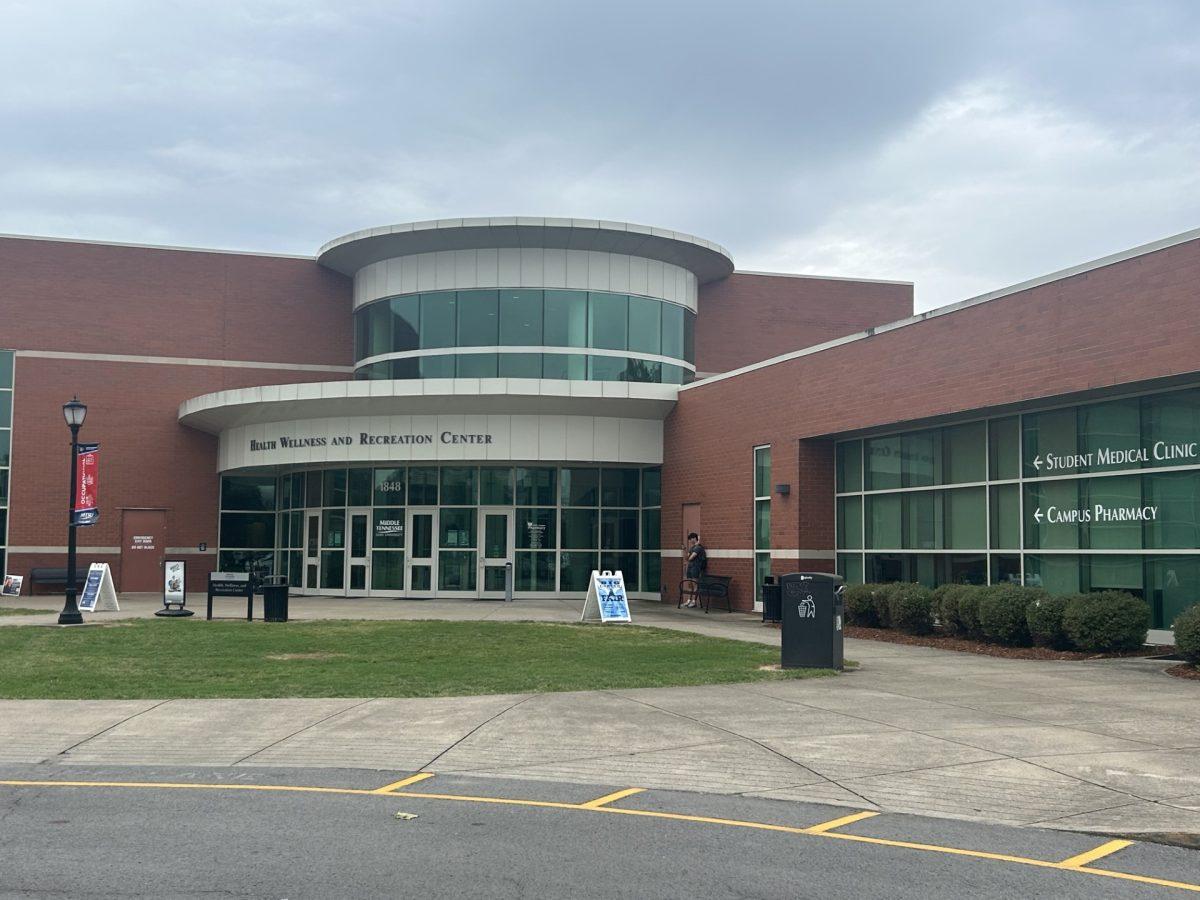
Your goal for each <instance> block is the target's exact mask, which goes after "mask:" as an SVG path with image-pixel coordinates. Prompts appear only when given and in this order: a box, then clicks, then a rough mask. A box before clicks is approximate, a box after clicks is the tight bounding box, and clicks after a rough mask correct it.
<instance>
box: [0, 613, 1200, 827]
mask: <svg viewBox="0 0 1200 900" xmlns="http://www.w3.org/2000/svg"><path fill="white" fill-rule="evenodd" d="M47 599H51V598H47ZM33 604H34V601H33V600H31V599H30V598H22V599H21V601H20V603H19V605H21V606H32V605H33ZM7 605H18V604H16V603H9V604H7ZM158 605H159V602H158V600H157V599H156V598H149V597H147V598H144V600H143V599H141V598H137V597H130V598H125V597H123V598H122V607H123V612H122V613H121V614H119V615H122V616H126V615H130V616H136V615H148V614H150V613H151V612H152V611H153V609H154V608H157V606H158ZM579 606H580V604H579V602H577V601H537V602H534V603H530V602H519V603H514V604H500V603H470V602H466V603H464V602H462V601H427V602H423V603H404V602H400V603H397V602H396V601H379V600H362V601H356V600H316V599H314V600H311V601H310V600H307V599H300V600H297V601H295V602H294V603H293V614H294V615H295V617H296V618H326V617H332V616H336V617H338V618H463V619H477V618H488V619H538V620H541V621H573V620H577V618H578V615H579V613H578V610H579ZM224 612H226V613H229V612H231V611H230V610H228V609H227V610H224ZM109 615H114V614H109ZM200 615H201V616H202V615H203V612H202V611H201V613H200ZM16 618H25V617H0V622H3V623H4V624H16V623H15V622H14V621H13V620H14V619H16ZM32 618H36V619H39V620H41V621H46V620H47V617H45V616H36V617H32ZM97 618H98V619H99V618H100V617H97ZM634 620H635V621H636V622H639V623H640V624H646V625H655V626H660V627H669V628H680V629H684V630H689V631H697V632H702V633H706V634H713V635H718V636H725V637H731V638H737V639H741V640H755V641H760V642H763V643H768V644H774V643H778V632H777V631H775V630H773V629H767V628H764V627H763V626H762V625H761V624H760V623H759V622H758V621H757V620H756V619H755V618H754V617H751V616H742V615H727V614H717V613H713V614H712V615H709V616H705V615H704V614H703V613H697V612H695V611H691V610H676V609H675V608H674V606H673V605H660V604H651V603H638V604H636V605H635V608H634ZM186 627H190V626H186ZM846 653H847V656H848V657H851V658H853V659H856V660H858V661H859V662H860V663H861V664H862V666H861V669H860V670H858V671H854V672H848V673H846V674H844V675H842V676H840V677H838V678H825V679H814V680H808V681H797V682H767V683H755V684H745V685H721V686H708V687H688V688H664V689H647V690H628V691H596V692H586V693H572V694H541V695H536V694H535V695H503V696H485V697H459V698H438V699H369V698H363V699H333V700H173V701H167V702H162V701H0V762H8V763H42V762H44V763H48V764H53V765H65V766H70V765H72V764H87V765H89V766H97V765H100V766H105V765H110V766H129V765H160V764H162V765H165V764H170V765H173V766H178V765H188V766H192V765H194V766H204V765H221V766H230V765H234V766H245V767H252V766H267V765H269V766H337V767H363V768H372V769H385V770H388V771H395V772H411V771H417V770H429V771H434V772H460V773H469V774H472V775H481V776H487V775H495V776H503V777H505V778H529V779H539V780H560V781H567V782H578V783H588V784H611V785H614V786H616V787H626V786H638V787H645V788H664V789H682V790H694V791H705V792H712V793H720V794H747V795H751V796H762V797H772V798H781V799H792V800H801V801H813V802H821V803H838V804H845V805H848V806H853V807H856V808H862V809H871V808H879V809H885V810H891V811H904V812H914V813H921V814H925V815H940V816H948V817H953V818H967V819H978V820H984V821H992V822H1005V823H1014V824H1038V825H1044V826H1050V827H1060V828H1070V829H1079V830H1089V831H1102V832H1113V833H1123V834H1131V833H1146V832H1190V833H1194V834H1200V753H1198V751H1200V684H1198V683H1197V682H1190V681H1182V680H1179V679H1174V678H1171V677H1169V676H1166V675H1165V674H1163V672H1162V669H1163V668H1164V666H1165V665H1166V664H1164V663H1161V662H1157V661H1153V660H1109V661H1093V662H1043V661H1029V660H1007V659H998V658H992V657H984V656H975V655H971V654H964V653H952V652H947V651H941V650H933V649H928V648H920V647H907V646H901V645H895V644H884V643H877V642H873V641H848V642H847V647H846Z"/></svg>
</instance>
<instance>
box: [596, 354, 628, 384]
mask: <svg viewBox="0 0 1200 900" xmlns="http://www.w3.org/2000/svg"><path fill="white" fill-rule="evenodd" d="M626 362H627V360H625V359H622V358H621V357H619V356H589V357H588V380H589V381H625V380H626V378H625V364H626Z"/></svg>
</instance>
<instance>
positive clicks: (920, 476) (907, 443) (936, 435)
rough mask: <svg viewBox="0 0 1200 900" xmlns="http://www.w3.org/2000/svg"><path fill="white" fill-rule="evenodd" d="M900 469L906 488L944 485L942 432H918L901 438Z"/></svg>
mask: <svg viewBox="0 0 1200 900" xmlns="http://www.w3.org/2000/svg"><path fill="white" fill-rule="evenodd" d="M900 469H901V473H902V476H901V477H902V480H903V483H904V486H905V487H931V486H933V485H935V484H941V483H942V432H941V431H940V430H935V431H918V432H914V433H912V434H905V435H902V436H901V438H900Z"/></svg>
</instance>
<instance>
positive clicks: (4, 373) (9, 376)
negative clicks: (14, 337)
mask: <svg viewBox="0 0 1200 900" xmlns="http://www.w3.org/2000/svg"><path fill="white" fill-rule="evenodd" d="M12 386H13V352H12V351H11V350H0V388H10V387H12Z"/></svg>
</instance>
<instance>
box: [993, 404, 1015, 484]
mask: <svg viewBox="0 0 1200 900" xmlns="http://www.w3.org/2000/svg"><path fill="white" fill-rule="evenodd" d="M988 440H989V441H990V444H989V447H988V458H989V464H990V466H991V477H992V478H993V479H995V480H1001V479H1005V478H1016V477H1018V476H1019V475H1020V466H1021V419H1020V417H1019V416H1009V417H1008V418H1007V419H992V420H991V421H990V422H988Z"/></svg>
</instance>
